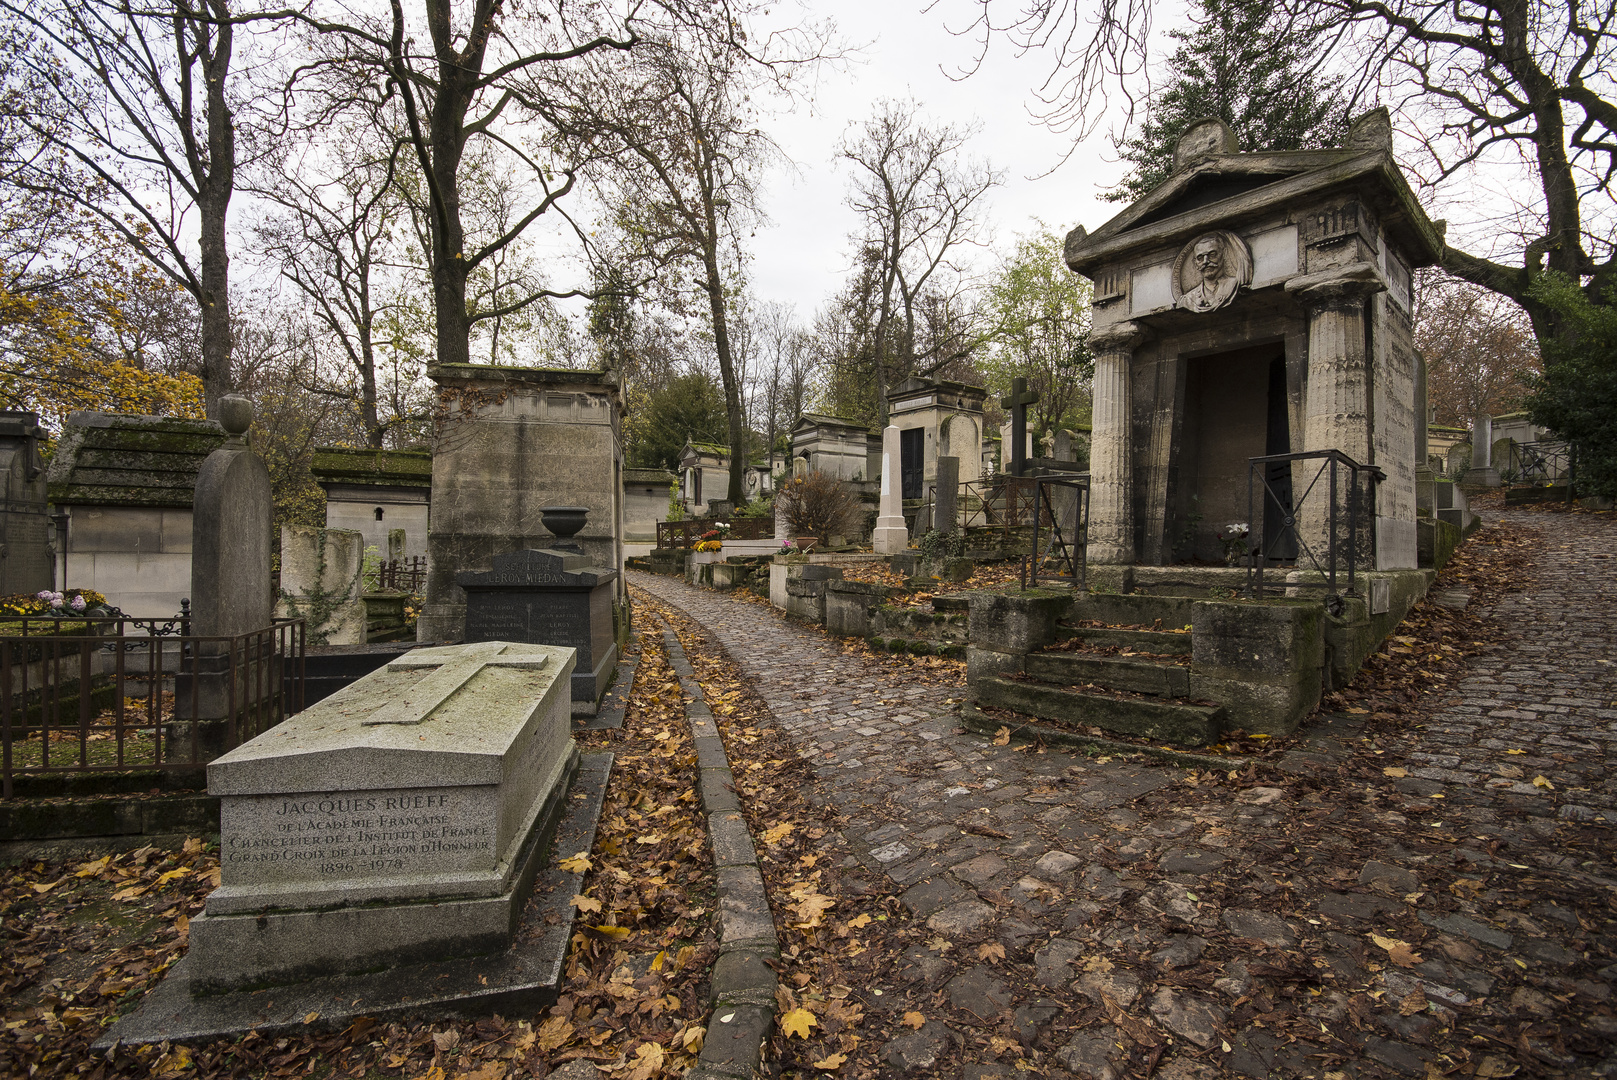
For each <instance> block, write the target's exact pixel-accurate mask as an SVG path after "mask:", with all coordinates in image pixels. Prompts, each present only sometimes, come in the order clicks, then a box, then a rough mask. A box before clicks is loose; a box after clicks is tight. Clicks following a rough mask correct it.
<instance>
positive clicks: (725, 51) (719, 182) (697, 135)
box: [549, 11, 823, 504]
mask: <svg viewBox="0 0 1617 1080" xmlns="http://www.w3.org/2000/svg"><path fill="white" fill-rule="evenodd" d="M725 14H726V21H725V24H724V25H723V26H715V27H710V28H706V29H705V30H698V29H692V30H690V31H689V32H686V33H682V34H678V35H663V36H659V37H656V38H648V40H646V41H644V42H642V43H641V44H639V45H638V46H637V47H636V49H635V51H634V53H633V55H632V56H631V57H630V58H629V60H628V63H627V64H625V65H622V66H620V67H619V68H618V69H617V70H608V69H607V67H606V65H604V64H602V63H599V62H598V63H597V64H596V65H595V68H596V70H595V73H594V77H593V78H592V79H590V80H586V81H576V80H575V81H574V82H572V83H571V84H570V85H567V86H562V85H555V86H552V87H551V88H550V90H549V92H550V93H551V94H552V95H553V96H555V97H558V98H559V97H561V96H562V95H563V94H565V93H568V92H571V94H572V98H571V101H572V105H571V108H570V109H569V110H568V112H567V114H566V119H565V120H564V121H562V122H561V123H560V125H559V126H560V128H561V130H562V131H563V132H564V133H566V134H567V135H569V136H571V137H573V138H575V139H579V140H582V141H586V142H588V143H589V144H590V145H591V146H592V147H593V148H594V151H595V155H596V156H595V158H594V160H593V162H592V164H591V166H590V168H591V174H592V176H593V178H594V180H595V183H596V185H597V187H598V189H599V190H600V191H601V192H602V194H603V196H604V197H605V199H606V201H607V202H608V205H611V206H613V207H614V208H616V214H617V224H618V226H619V227H620V229H621V230H622V231H623V232H625V233H626V234H627V235H628V236H629V237H631V238H632V239H633V243H634V247H635V250H634V254H635V255H636V256H638V258H639V260H640V262H641V263H642V264H643V265H647V266H650V267H654V268H660V269H661V273H659V275H658V278H657V284H658V287H659V288H660V290H661V292H662V294H663V296H664V298H665V299H666V300H667V301H668V302H669V303H670V304H671V305H672V306H674V307H675V308H676V309H680V308H683V306H684V305H683V299H684V298H686V297H690V298H691V299H693V300H694V301H695V303H696V304H697V305H699V307H700V308H701V309H705V310H703V311H702V315H703V320H704V322H705V324H706V327H707V329H708V331H709V332H710V333H711V335H712V344H713V352H714V359H715V360H716V361H717V363H718V368H719V378H720V383H721V385H722V387H723V389H724V400H725V409H726V413H727V415H728V427H729V443H730V482H729V487H728V490H727V494H726V497H727V498H728V499H730V500H732V501H734V502H735V503H737V504H739V503H741V502H742V501H744V495H743V486H742V477H743V473H744V470H745V468H746V435H747V432H746V409H745V402H744V400H743V395H744V386H743V380H742V377H741V371H740V363H739V361H740V359H741V358H740V357H739V356H738V353H737V349H736V345H737V342H735V341H733V340H732V332H733V329H734V327H733V319H734V306H735V297H736V296H737V295H738V293H739V291H740V289H739V285H740V280H741V271H742V266H743V262H744V255H743V252H742V251H741V248H740V245H739V241H740V240H741V239H742V238H744V237H745V236H747V235H748V234H749V230H750V228H751V227H752V226H753V225H755V224H756V223H757V222H758V221H760V220H761V217H762V212H761V211H760V209H759V204H758V187H757V179H758V171H759V168H760V166H761V165H762V164H763V163H764V162H765V161H766V160H767V159H769V158H770V157H771V156H773V155H774V154H776V153H777V151H776V148H775V145H774V143H773V141H772V140H771V139H770V138H769V136H768V135H767V134H766V133H765V132H764V131H763V130H762V129H761V128H759V127H758V126H757V124H756V123H755V120H756V117H755V109H756V108H757V99H759V98H761V97H763V96H764V95H765V94H766V93H768V92H771V91H777V90H782V89H784V88H785V85H786V81H787V80H788V79H789V77H790V76H791V74H792V73H794V72H795V71H797V70H799V69H801V68H802V67H804V66H805V65H809V64H813V63H815V62H816V61H817V59H818V58H819V57H820V56H821V55H822V52H823V49H822V47H821V43H822V42H823V36H822V35H819V34H818V33H816V32H814V31H812V30H810V31H809V32H807V33H805V34H802V35H798V36H797V38H796V39H795V40H792V41H790V42H788V43H784V44H783V47H786V48H790V49H791V53H790V55H780V56H772V55H771V54H770V52H769V49H768V47H767V46H768V44H769V43H767V42H765V43H762V44H760V45H757V46H750V45H745V44H743V42H744V40H745V38H746V34H745V33H744V29H743V27H742V26H740V25H739V24H737V23H733V22H730V21H729V20H730V19H734V18H740V17H741V16H742V15H743V14H744V13H743V12H740V11H729V12H726V13H725ZM687 275H688V276H687Z"/></svg>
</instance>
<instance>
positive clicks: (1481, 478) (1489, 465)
mask: <svg viewBox="0 0 1617 1080" xmlns="http://www.w3.org/2000/svg"><path fill="white" fill-rule="evenodd" d="M1462 482H1463V483H1466V484H1470V485H1472V486H1474V487H1491V488H1496V487H1499V486H1500V485H1502V484H1503V483H1504V481H1503V480H1502V479H1500V477H1499V470H1498V469H1496V468H1494V467H1493V417H1492V416H1490V415H1488V414H1487V413H1482V414H1480V415H1478V416H1474V417H1472V418H1471V467H1470V468H1469V469H1467V470H1466V471H1465V477H1464V479H1463V481H1462Z"/></svg>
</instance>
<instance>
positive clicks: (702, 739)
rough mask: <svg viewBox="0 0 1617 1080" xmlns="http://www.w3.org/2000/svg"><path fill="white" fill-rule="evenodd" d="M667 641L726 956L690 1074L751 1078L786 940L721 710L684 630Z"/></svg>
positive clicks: (769, 1020)
mask: <svg viewBox="0 0 1617 1080" xmlns="http://www.w3.org/2000/svg"><path fill="white" fill-rule="evenodd" d="M663 645H664V647H665V648H666V649H667V652H668V662H669V664H670V665H671V666H672V667H673V669H674V673H675V674H677V675H678V676H679V685H680V689H681V690H682V691H683V692H684V694H685V696H687V697H689V698H690V699H691V700H690V704H688V705H686V706H685V718H686V721H687V722H688V723H689V724H690V729H691V737H692V738H693V739H694V740H695V742H696V761H697V768H698V770H699V771H700V773H701V783H700V784H699V785H698V791H699V793H700V795H701V799H702V811H703V813H705V814H706V815H707V835H708V843H709V845H710V846H711V848H712V851H713V868H714V872H715V875H716V877H717V879H718V897H719V959H718V961H717V962H716V963H715V964H714V965H713V978H712V987H711V993H710V998H711V1001H710V1003H711V1005H712V1007H713V1012H712V1016H711V1018H710V1019H709V1021H708V1025H707V1035H706V1037H705V1039H704V1041H703V1043H702V1053H701V1056H700V1057H699V1058H698V1065H697V1067H696V1068H694V1069H692V1070H691V1071H690V1072H688V1073H686V1074H685V1075H686V1078H687V1080H736V1078H750V1077H753V1076H757V1075H760V1074H761V1072H762V1070H761V1068H760V1066H761V1063H762V1061H763V1050H764V1043H765V1042H766V1041H767V1040H768V1039H769V1035H770V1032H772V1031H773V1030H774V1027H775V989H776V986H777V985H778V976H777V975H776V974H775V969H774V968H772V967H771V966H770V961H772V960H775V959H777V958H779V956H780V939H779V937H778V936H777V935H776V933H775V920H774V916H773V915H772V914H771V913H770V910H769V896H768V893H767V892H766V891H765V889H764V876H763V873H762V872H761V871H760V870H759V869H758V854H757V851H756V849H755V848H754V847H753V843H752V835H751V833H749V832H748V830H747V821H746V818H744V817H742V815H741V802H740V800H739V799H737V798H736V787H735V775H734V774H733V773H732V772H731V771H730V760H729V758H728V757H727V756H726V755H725V752H724V741H723V740H722V739H720V738H719V729H718V726H717V724H716V723H715V722H714V719H713V712H712V710H711V709H709V708H708V706H707V702H706V701H705V700H703V698H702V688H701V686H700V685H698V684H697V682H696V671H695V669H694V668H692V667H691V662H690V660H689V659H688V658H687V657H686V655H685V650H684V649H683V648H682V647H681V646H680V644H679V636H678V635H677V634H675V633H674V631H673V630H665V631H663Z"/></svg>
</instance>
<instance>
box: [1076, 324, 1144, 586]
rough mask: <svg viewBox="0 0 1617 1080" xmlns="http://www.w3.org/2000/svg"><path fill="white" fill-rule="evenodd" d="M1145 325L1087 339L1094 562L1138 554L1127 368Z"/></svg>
mask: <svg viewBox="0 0 1617 1080" xmlns="http://www.w3.org/2000/svg"><path fill="white" fill-rule="evenodd" d="M1145 339H1146V331H1145V328H1144V327H1142V326H1141V325H1140V324H1139V323H1134V322H1121V323H1114V324H1113V325H1111V326H1107V327H1102V328H1101V329H1099V330H1096V331H1095V332H1094V333H1093V334H1091V335H1090V338H1089V348H1090V350H1091V351H1092V352H1093V353H1094V355H1095V412H1094V432H1093V434H1092V435H1091V441H1090V449H1089V549H1088V556H1087V557H1088V560H1089V561H1090V562H1092V563H1111V564H1124V565H1127V564H1132V563H1133V562H1134V561H1135V556H1134V461H1133V458H1134V453H1133V437H1132V431H1131V428H1132V426H1133V413H1134V390H1133V384H1132V383H1131V382H1130V372H1129V369H1130V367H1131V366H1132V364H1133V360H1134V350H1135V349H1136V348H1138V347H1139V346H1140V345H1141V344H1143V343H1144V341H1145Z"/></svg>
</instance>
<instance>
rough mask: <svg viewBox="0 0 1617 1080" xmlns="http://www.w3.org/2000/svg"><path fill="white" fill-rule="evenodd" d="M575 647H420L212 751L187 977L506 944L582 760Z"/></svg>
mask: <svg viewBox="0 0 1617 1080" xmlns="http://www.w3.org/2000/svg"><path fill="white" fill-rule="evenodd" d="M573 664H574V652H573V650H572V649H570V648H563V647H557V646H548V645H533V644H526V643H512V642H502V641H490V642H481V643H477V644H471V645H451V646H443V647H439V648H430V649H416V650H414V651H413V652H410V653H408V654H406V655H404V656H402V657H400V658H399V659H397V660H394V661H392V662H391V663H389V664H388V665H387V666H386V667H384V668H382V669H380V670H378V671H375V672H372V673H371V674H370V675H367V676H366V677H365V678H363V679H360V680H359V681H358V682H356V683H354V684H353V685H351V686H349V687H347V688H345V689H343V690H341V691H339V692H338V693H336V694H333V695H332V696H331V697H328V698H326V699H325V700H323V701H320V702H319V703H317V704H315V705H314V706H312V707H311V708H309V709H306V710H304V711H303V712H301V713H299V714H297V715H296V716H293V717H291V718H290V719H288V720H286V721H284V722H283V723H281V724H280V725H278V726H277V727H275V728H272V729H271V730H269V731H267V732H265V733H264V734H262V735H260V736H258V737H257V738H255V739H253V740H251V741H250V742H247V743H245V744H243V745H242V746H240V747H238V748H237V749H235V750H233V751H231V752H230V753H228V754H225V755H224V756H222V757H220V758H219V759H217V760H216V761H214V762H213V763H212V764H210V765H209V766H208V790H209V792H210V793H211V794H213V795H217V796H219V798H220V811H219V831H220V850H219V864H220V865H219V876H220V883H219V888H217V889H216V890H214V892H213V893H212V894H210V895H209V897H208V902H207V910H206V913H205V914H203V915H199V916H197V917H196V918H194V919H192V920H191V945H190V956H189V960H188V962H189V963H190V964H191V984H192V985H193V986H196V987H198V988H200V989H202V990H207V991H227V990H231V989H235V988H240V987H244V986H260V985H275V984H277V983H286V982H293V981H299V980H303V979H307V978H312V977H316V976H322V975H340V974H344V973H347V972H361V971H368V970H374V969H376V968H377V967H388V966H393V965H396V964H399V963H405V962H411V961H417V960H435V959H444V958H451V957H456V956H469V955H476V954H479V953H486V952H490V951H495V950H498V949H500V948H503V947H504V946H505V945H506V944H508V943H509V941H510V938H511V934H512V927H513V926H515V925H516V922H517V915H518V914H519V913H520V910H521V906H522V904H523V903H524V902H525V901H526V898H527V894H528V890H529V888H530V886H531V884H532V881H533V874H534V872H535V870H536V868H537V866H538V863H539V861H540V860H541V859H542V857H543V855H544V846H545V838H546V837H547V835H548V830H549V829H550V827H551V826H552V824H553V822H554V820H555V819H556V817H557V815H558V814H559V813H560V810H561V808H562V806H563V805H564V803H565V800H566V793H567V787H568V783H569V781H570V779H571V777H572V774H573V772H574V771H575V770H576V768H577V765H578V751H577V749H576V748H575V747H574V745H573V740H572V735H571V724H572V718H571V709H570V707H569V699H570V697H571V694H570V692H569V681H570V677H571V675H572V672H573Z"/></svg>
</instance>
